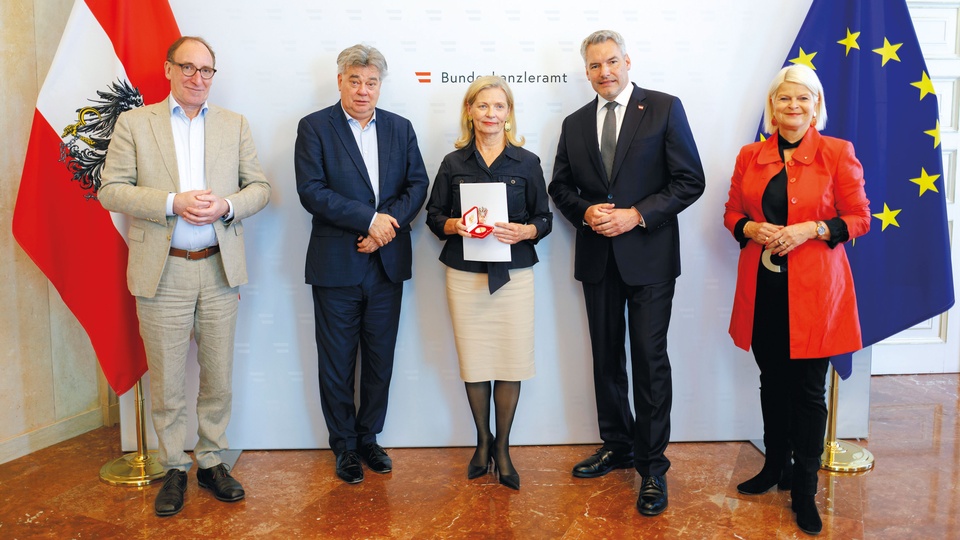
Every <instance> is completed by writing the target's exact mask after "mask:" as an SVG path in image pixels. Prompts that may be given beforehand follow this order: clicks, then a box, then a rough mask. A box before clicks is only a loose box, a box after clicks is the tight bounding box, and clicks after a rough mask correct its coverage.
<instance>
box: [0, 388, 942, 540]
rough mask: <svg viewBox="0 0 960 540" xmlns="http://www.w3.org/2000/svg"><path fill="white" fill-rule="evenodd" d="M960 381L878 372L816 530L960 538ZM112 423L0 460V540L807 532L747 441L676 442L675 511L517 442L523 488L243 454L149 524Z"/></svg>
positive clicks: (403, 466)
mask: <svg viewBox="0 0 960 540" xmlns="http://www.w3.org/2000/svg"><path fill="white" fill-rule="evenodd" d="M958 389H960V376H958V375H918V376H887V377H874V378H873V379H872V389H871V406H870V435H871V436H870V439H869V441H867V442H866V444H865V445H866V446H867V447H868V448H869V449H870V451H871V452H873V454H874V455H875V456H876V466H875V468H874V470H872V471H870V472H867V473H865V474H861V475H838V474H830V473H826V472H823V471H821V477H820V479H821V482H820V487H821V489H820V493H819V495H818V496H817V501H818V504H819V506H820V509H821V514H822V515H823V517H824V530H823V533H822V534H821V535H820V537H821V538H843V539H857V538H866V539H874V538H883V539H885V538H890V539H894V538H896V539H914V538H918V539H919V538H923V539H927V538H930V539H942V538H960V529H958V525H960V517H958V516H960V490H958V488H957V486H958V483H960V444H958V443H960V425H958V419H957V416H958V412H960V401H958ZM119 440H120V435H119V430H118V429H117V428H115V427H114V428H101V429H98V430H94V431H92V432H90V433H87V434H84V435H81V436H79V437H76V438H74V439H72V440H70V441H66V442H64V443H61V444H58V445H56V446H53V447H50V448H47V449H44V450H41V451H38V452H35V453H34V454H31V455H29V456H26V457H23V458H20V459H17V460H15V461H12V462H9V463H5V464H3V465H0V538H3V539H22V538H56V539H60V538H84V539H85V538H94V539H96V538H124V539H131V538H163V539H167V540H173V539H179V538H250V537H260V538H282V539H287V538H497V539H505V538H520V539H527V538H582V539H597V538H692V539H701V538H703V539H707V538H741V539H772V538H805V537H807V536H806V535H805V534H804V533H802V532H800V531H799V530H798V529H797V528H796V526H795V524H794V517H793V514H792V512H791V511H790V500H789V494H788V493H781V492H776V491H773V492H770V493H767V494H765V495H761V496H758V497H747V496H743V495H740V494H738V493H737V490H736V485H737V483H738V482H740V481H742V480H744V479H745V478H747V477H749V476H751V475H752V474H753V473H754V472H756V471H757V470H759V468H760V465H761V463H762V461H763V457H762V456H761V454H760V453H759V452H758V451H757V450H756V449H755V448H754V447H753V446H752V445H750V444H749V443H741V442H726V443H682V444H680V443H678V444H672V445H670V448H669V449H668V455H669V457H670V459H671V460H672V462H673V467H672V468H671V470H670V473H669V475H668V479H669V490H670V506H669V507H668V508H667V510H666V512H664V513H663V514H662V515H660V516H658V517H655V518H646V517H643V516H641V515H639V514H638V513H637V511H636V509H635V508H634V503H635V501H636V494H637V487H638V483H639V479H638V477H637V476H636V474H635V473H634V472H633V471H631V470H621V471H615V472H613V473H611V474H609V475H607V476H605V477H602V478H598V479H592V480H584V479H578V478H573V477H572V476H571V475H570V468H571V466H572V465H573V463H575V462H576V461H578V460H579V459H580V458H582V457H584V456H585V455H587V454H590V453H592V451H593V450H594V448H593V447H590V446H543V447H536V446H530V447H519V448H516V449H515V450H514V451H513V452H512V456H513V461H514V463H515V464H516V466H517V467H518V469H519V472H520V474H521V480H522V484H523V486H522V490H521V491H519V492H515V491H512V490H509V489H507V488H505V487H503V486H500V485H499V484H498V483H497V481H496V479H495V477H494V476H493V475H492V474H491V475H488V476H486V477H484V478H482V479H478V480H473V481H468V480H467V479H466V474H465V468H466V463H467V460H468V459H469V458H470V455H471V453H472V449H469V448H436V449H389V451H390V455H391V457H393V459H394V462H395V465H394V471H393V473H391V474H388V475H377V474H373V473H368V474H367V478H366V480H365V481H364V482H363V483H361V484H358V485H353V486H349V485H346V484H344V483H343V482H341V481H339V480H338V479H337V478H336V477H335V476H334V474H333V467H334V460H333V454H332V453H331V452H330V451H326V450H310V451H245V452H244V453H243V454H242V455H241V456H240V459H239V461H238V462H237V466H236V470H235V472H236V476H237V478H239V479H240V480H241V481H242V482H243V485H244V487H245V488H246V490H247V498H246V499H245V500H244V501H241V502H238V503H233V504H227V503H222V502H219V501H217V500H216V499H214V498H213V496H212V495H211V494H210V493H209V492H207V491H206V490H201V489H200V488H198V487H197V482H196V476H195V475H193V474H192V473H191V475H190V482H189V485H188V488H187V494H186V507H185V508H184V510H183V512H181V513H180V514H179V515H177V516H174V517H171V518H164V519H161V518H157V517H156V516H155V515H154V513H153V499H154V497H155V495H156V493H157V491H158V490H159V486H158V485H157V484H154V485H151V486H148V487H146V488H143V489H136V488H120V487H113V486H110V485H107V484H105V483H102V482H100V481H99V479H98V471H99V469H100V466H101V465H102V464H103V463H105V462H107V461H109V460H111V459H113V458H115V457H118V456H119V453H120V450H119Z"/></svg>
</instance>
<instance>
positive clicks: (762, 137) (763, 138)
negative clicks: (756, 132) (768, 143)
mask: <svg viewBox="0 0 960 540" xmlns="http://www.w3.org/2000/svg"><path fill="white" fill-rule="evenodd" d="M765 140H767V138H766V137H764V136H763V133H761V134H760V142H763V141H765Z"/></svg>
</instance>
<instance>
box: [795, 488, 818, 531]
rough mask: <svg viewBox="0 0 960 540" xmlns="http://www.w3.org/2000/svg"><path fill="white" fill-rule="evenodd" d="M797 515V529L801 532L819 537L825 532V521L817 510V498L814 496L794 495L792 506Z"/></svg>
mask: <svg viewBox="0 0 960 540" xmlns="http://www.w3.org/2000/svg"><path fill="white" fill-rule="evenodd" d="M790 505H791V506H792V507H793V511H794V512H796V513H797V527H799V528H800V530H801V531H803V532H805V533H807V534H811V535H817V534H820V531H822V530H823V521H822V520H821V519H820V512H819V511H818V510H817V501H816V497H815V496H813V495H794V496H793V501H792V502H791V504H790Z"/></svg>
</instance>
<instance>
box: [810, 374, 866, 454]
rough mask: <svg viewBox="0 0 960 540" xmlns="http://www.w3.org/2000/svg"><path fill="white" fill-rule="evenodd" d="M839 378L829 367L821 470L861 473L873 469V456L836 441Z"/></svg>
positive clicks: (847, 443) (849, 444)
mask: <svg viewBox="0 0 960 540" xmlns="http://www.w3.org/2000/svg"><path fill="white" fill-rule="evenodd" d="M839 386H840V376H839V375H837V371H836V370H835V369H833V366H832V365H831V366H830V400H829V402H828V403H827V407H828V412H827V438H826V441H824V444H823V456H821V458H820V462H821V466H820V467H821V468H823V469H826V470H828V471H834V472H845V473H853V472H863V471H867V470H870V469H872V468H873V454H871V453H870V451H869V450H867V449H866V448H863V447H862V446H859V445H856V444H853V443H849V442H846V441H838V440H837V405H838V403H837V388H838V387H839Z"/></svg>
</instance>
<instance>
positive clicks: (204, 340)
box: [137, 254, 239, 470]
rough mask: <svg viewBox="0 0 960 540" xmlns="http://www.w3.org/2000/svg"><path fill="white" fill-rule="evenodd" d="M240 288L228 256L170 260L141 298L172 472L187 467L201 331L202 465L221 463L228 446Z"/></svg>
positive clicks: (156, 414) (157, 413)
mask: <svg viewBox="0 0 960 540" xmlns="http://www.w3.org/2000/svg"><path fill="white" fill-rule="evenodd" d="M238 294H239V288H238V287H230V286H229V285H228V284H227V279H226V275H225V274H224V271H223V263H222V261H221V260H220V254H216V255H213V256H211V257H207V258H206V259H203V260H199V261H189V260H186V259H183V258H177V257H167V263H166V266H165V267H164V269H163V274H162V276H161V277H160V285H159V287H158V288H157V294H156V296H154V297H153V298H144V297H139V296H138V297H137V315H138V316H139V317H140V335H141V336H142V337H143V344H144V346H145V348H146V352H147V367H149V369H150V405H151V407H152V417H153V427H154V429H155V430H156V432H157V438H158V439H159V441H160V446H159V452H158V459H159V461H160V464H161V465H163V467H164V469H181V470H185V469H186V467H187V466H188V465H190V463H191V460H190V456H188V455H187V454H186V453H184V451H183V450H184V444H185V443H184V441H185V439H186V434H187V403H186V397H185V395H184V386H185V384H186V363H187V352H188V351H189V349H190V337H191V332H192V333H193V336H194V339H195V340H196V342H197V349H198V352H197V363H198V364H199V365H200V393H199V395H198V396H197V421H198V424H199V425H198V429H197V434H198V435H199V436H200V440H199V441H198V442H197V445H196V447H194V455H195V456H196V458H197V463H198V465H199V466H200V468H203V469H206V468H210V467H213V466H216V465H218V464H219V463H220V462H221V461H220V451H221V450H224V449H226V448H227V437H226V434H225V432H226V430H227V424H228V423H229V422H230V408H231V405H232V399H233V386H232V383H231V380H232V375H233V341H234V335H235V333H236V323H237V308H238V303H239V296H238Z"/></svg>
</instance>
